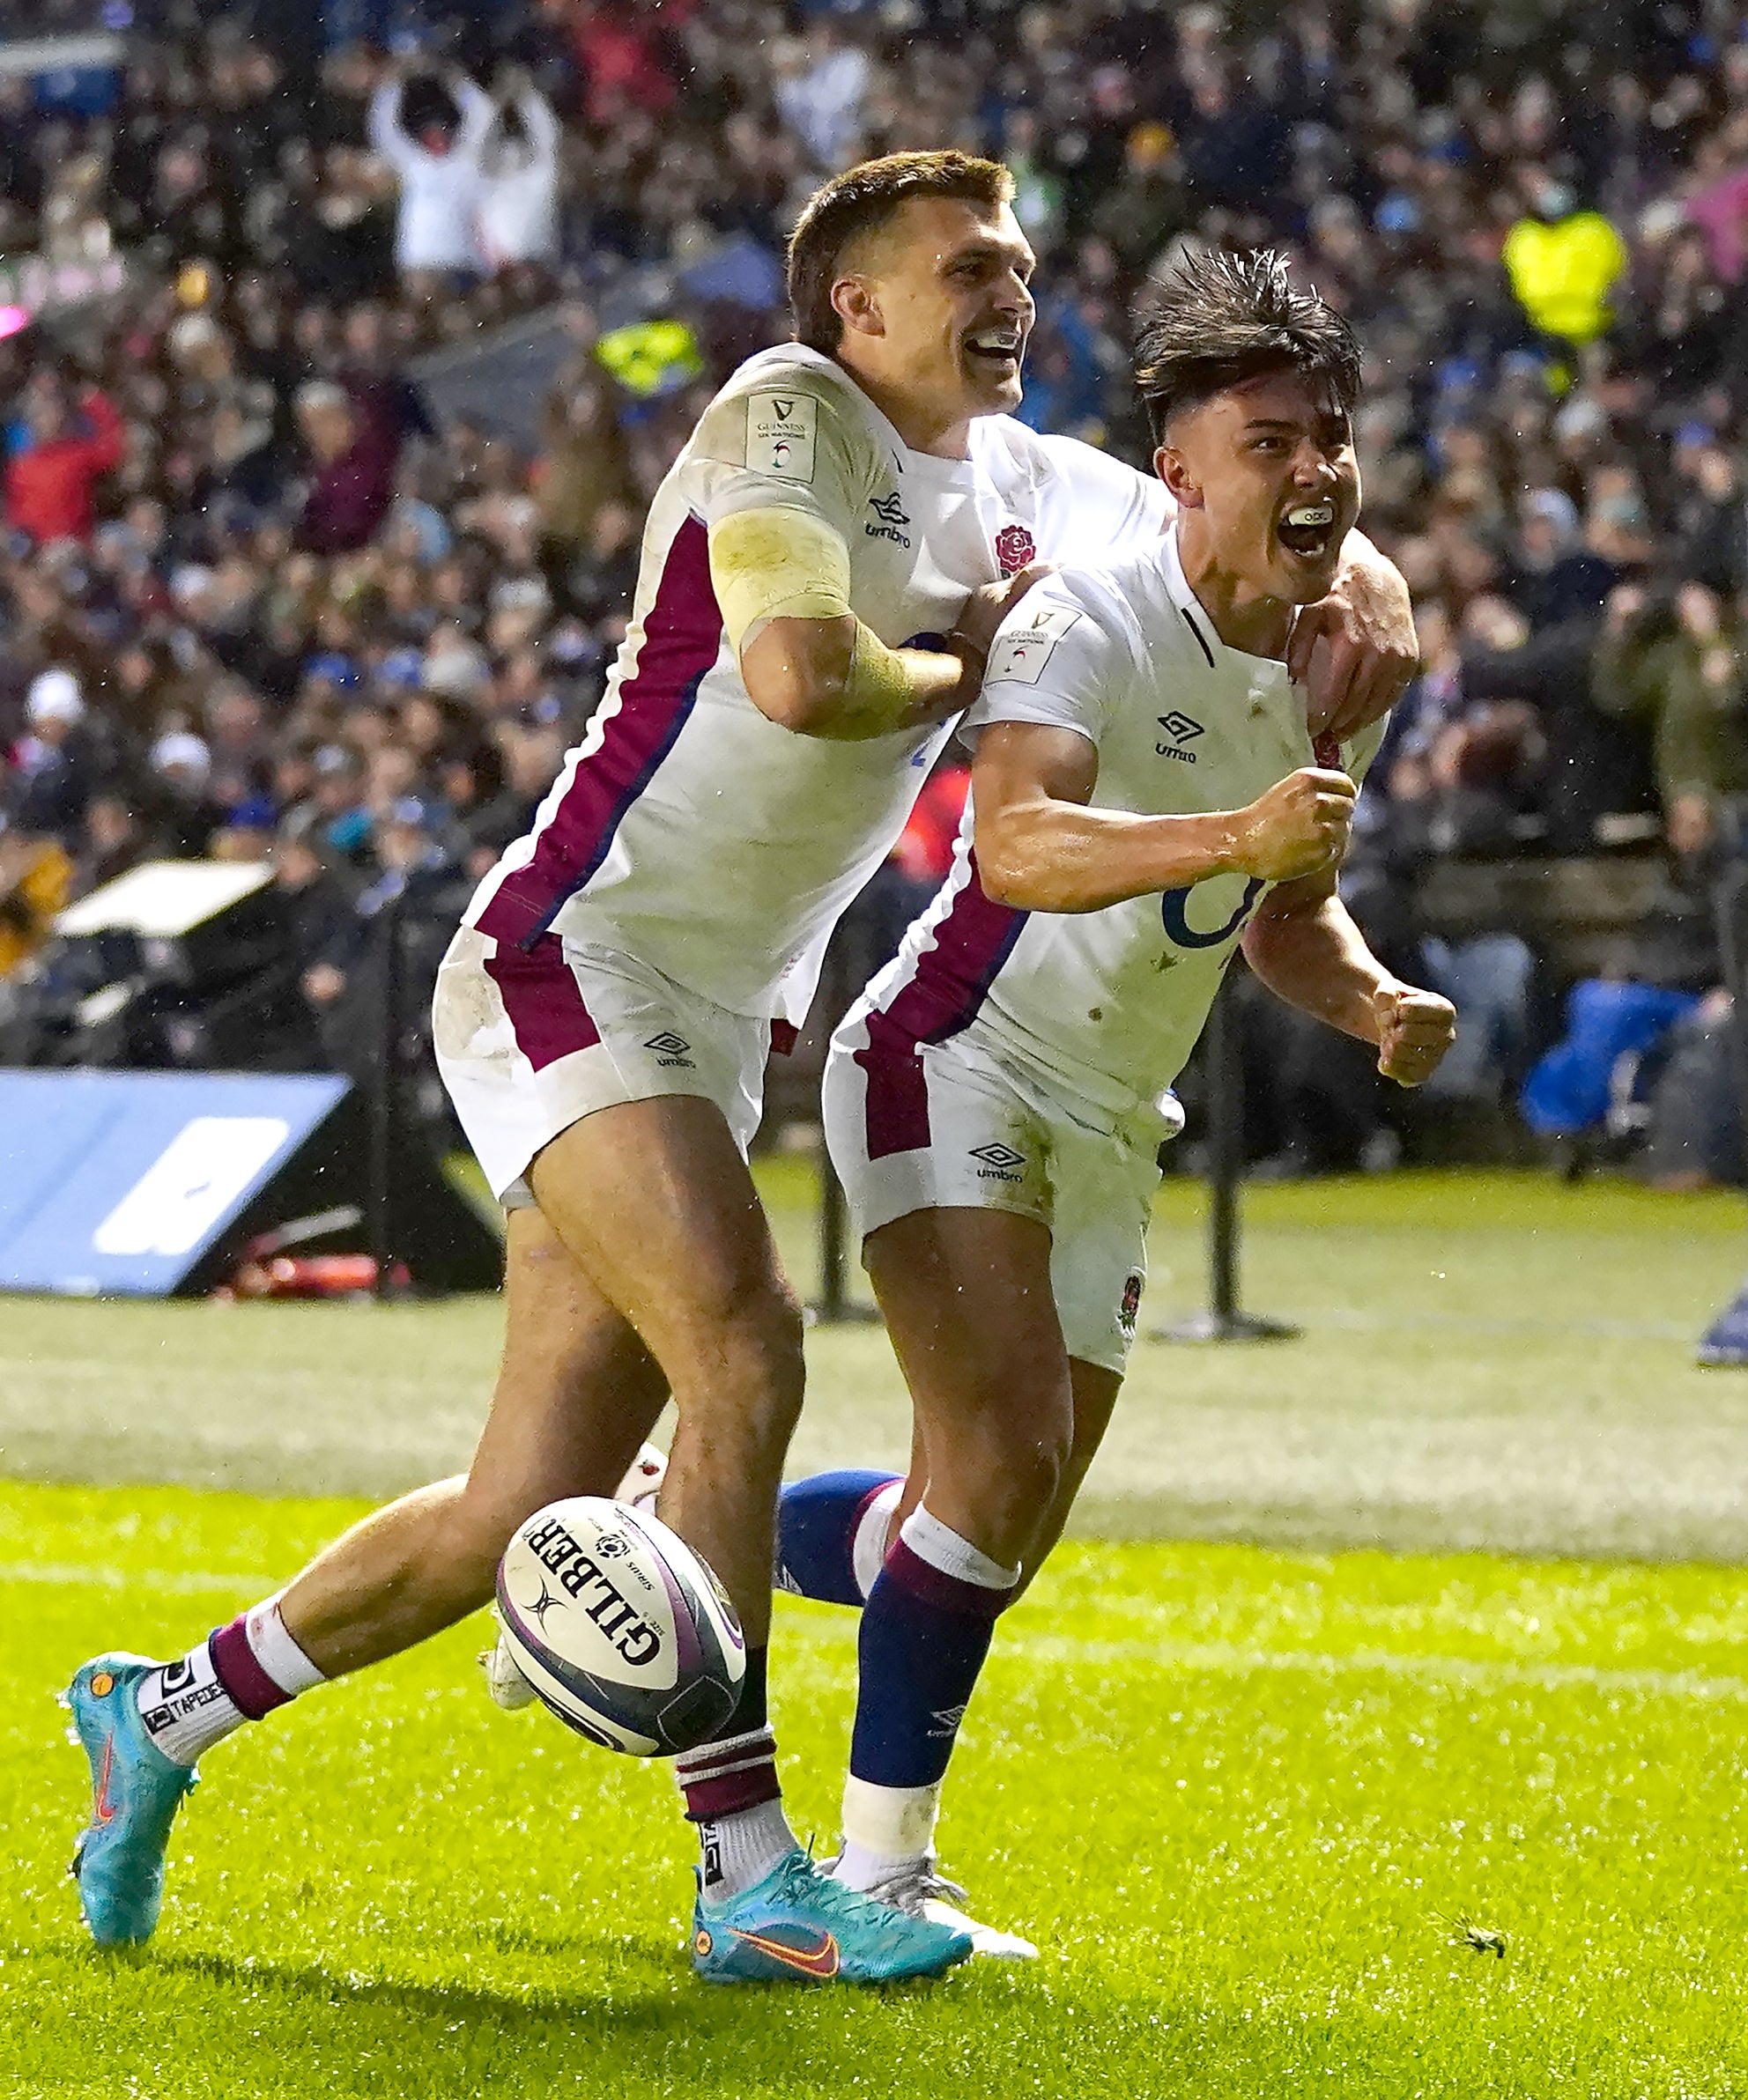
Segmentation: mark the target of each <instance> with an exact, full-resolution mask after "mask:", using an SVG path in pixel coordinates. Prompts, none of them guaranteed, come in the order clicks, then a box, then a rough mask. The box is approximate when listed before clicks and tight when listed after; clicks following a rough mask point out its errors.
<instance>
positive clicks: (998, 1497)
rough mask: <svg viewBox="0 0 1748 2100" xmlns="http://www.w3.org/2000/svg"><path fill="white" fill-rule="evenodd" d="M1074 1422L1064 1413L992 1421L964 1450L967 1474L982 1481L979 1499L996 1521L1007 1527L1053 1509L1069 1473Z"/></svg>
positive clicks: (968, 1478)
mask: <svg viewBox="0 0 1748 2100" xmlns="http://www.w3.org/2000/svg"><path fill="white" fill-rule="evenodd" d="M1072 1444H1073V1430H1072V1425H1071V1424H1070V1422H1069V1420H1068V1419H1067V1417H1066V1416H1063V1419H1061V1420H1060V1421H1058V1420H1056V1419H1055V1418H1054V1417H1053V1416H1047V1417H1046V1418H1045V1419H1044V1420H1042V1421H1039V1420H1037V1419H1035V1418H1034V1419H1033V1420H1031V1421H1029V1422H1018V1421H1015V1420H1013V1419H1011V1418H1010V1419H1005V1420H1004V1419H1001V1418H1000V1417H997V1418H996V1419H994V1420H992V1421H990V1422H989V1423H987V1424H986V1425H985V1427H984V1430H983V1433H981V1434H980V1435H979V1436H978V1437H977V1438H976V1439H975V1445H974V1448H973V1449H971V1450H967V1452H966V1453H965V1454H964V1463H965V1468H966V1473H965V1477H966V1478H967V1480H969V1481H973V1482H975V1483H979V1485H978V1487H977V1489H976V1490H975V1495H976V1499H978V1500H979V1501H981V1502H982V1503H983V1504H984V1505H985V1506H986V1508H987V1510H988V1512H989V1516H990V1517H991V1519H993V1520H996V1521H997V1522H999V1523H1001V1524H1003V1525H1004V1526H1005V1525H1006V1524H1007V1523H1008V1522H1009V1521H1011V1520H1014V1519H1016V1518H1022V1517H1032V1516H1035V1515H1037V1514H1039V1513H1041V1512H1043V1511H1045V1510H1048V1508H1049V1507H1050V1505H1052V1503H1053V1502H1054V1501H1055V1497H1056V1492H1057V1490H1058V1489H1059V1488H1060V1486H1061V1484H1062V1483H1063V1480H1064V1479H1065V1478H1066V1476H1067V1474H1068V1468H1069V1463H1070V1449H1071V1447H1072Z"/></svg>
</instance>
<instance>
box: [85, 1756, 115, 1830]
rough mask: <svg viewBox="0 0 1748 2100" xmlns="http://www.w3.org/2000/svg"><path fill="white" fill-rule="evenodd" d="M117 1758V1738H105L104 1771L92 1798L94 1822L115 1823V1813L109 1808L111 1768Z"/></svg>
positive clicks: (99, 1775) (98, 1776) (100, 1773)
mask: <svg viewBox="0 0 1748 2100" xmlns="http://www.w3.org/2000/svg"><path fill="white" fill-rule="evenodd" d="M114 1758H115V1737H114V1736H113V1735H106V1736H105V1737H104V1738H103V1769H102V1771H100V1772H99V1773H98V1775H97V1791H96V1793H94V1794H93V1796H92V1801H91V1813H92V1817H93V1821H94V1822H97V1823H114V1822H115V1810H114V1809H113V1808H111V1807H110V1806H109V1767H110V1764H111V1763H112V1762H113V1761H114Z"/></svg>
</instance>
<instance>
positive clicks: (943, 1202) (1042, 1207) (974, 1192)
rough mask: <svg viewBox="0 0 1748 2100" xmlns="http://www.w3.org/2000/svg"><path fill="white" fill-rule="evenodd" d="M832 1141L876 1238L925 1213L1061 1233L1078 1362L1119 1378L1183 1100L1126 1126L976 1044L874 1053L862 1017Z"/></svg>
mask: <svg viewBox="0 0 1748 2100" xmlns="http://www.w3.org/2000/svg"><path fill="white" fill-rule="evenodd" d="M825 1114H826V1145H827V1147H828V1149H829V1150H830V1152H831V1155H832V1164H833V1166H834V1167H835V1168H836V1169H837V1172H838V1179H840V1180H841V1182H842V1183H843V1185H844V1190H845V1193H846V1194H847V1195H848V1200H849V1210H850V1217H851V1220H852V1223H853V1224H854V1225H855V1231H856V1232H857V1234H858V1235H859V1236H860V1237H861V1238H862V1239H867V1237H868V1235H869V1234H870V1232H878V1231H879V1229H880V1227H881V1226H882V1225H889V1224H892V1223H893V1220H894V1219H895V1218H900V1217H907V1216H909V1215H910V1213H911V1212H912V1211H914V1210H933V1209H978V1210H1012V1211H1015V1212H1017V1213H1018V1215H1019V1216H1022V1217H1035V1218H1036V1219H1037V1220H1038V1221H1039V1223H1040V1224H1042V1225H1045V1226H1047V1227H1048V1230H1049V1232H1050V1236H1051V1242H1052V1246H1051V1254H1050V1283H1051V1288H1052V1291H1053V1293H1054V1296H1055V1301H1056V1313H1057V1317H1058V1318H1059V1320H1061V1322H1062V1330H1063V1341H1064V1342H1066V1343H1067V1344H1068V1353H1069V1355H1070V1357H1075V1358H1077V1359H1078V1360H1079V1361H1080V1362H1082V1363H1085V1364H1097V1365H1098V1366H1100V1368H1101V1369H1102V1370H1106V1371H1115V1372H1118V1373H1119V1374H1121V1373H1122V1369H1123V1366H1124V1364H1126V1362H1127V1361H1128V1357H1129V1350H1130V1343H1131V1342H1133V1341H1134V1340H1135V1322H1136V1315H1137V1312H1138V1310H1139V1308H1140V1304H1141V1292H1142V1290H1143V1288H1144V1285H1145V1283H1146V1281H1147V1225H1148V1220H1149V1218H1150V1217H1151V1216H1152V1207H1153V1196H1154V1192H1155V1191H1156V1190H1157V1189H1158V1187H1159V1147H1160V1145H1161V1144H1163V1143H1164V1142H1165V1141H1166V1140H1167V1138H1169V1137H1175V1136H1176V1135H1177V1133H1178V1132H1179V1130H1180V1129H1181V1128H1182V1127H1183V1118H1182V1113H1181V1111H1180V1110H1178V1108H1177V1104H1176V1102H1175V1101H1172V1102H1171V1103H1170V1105H1169V1111H1160V1110H1156V1109H1148V1110H1145V1111H1144V1112H1142V1113H1138V1114H1136V1115H1133V1116H1130V1117H1127V1118H1113V1117H1111V1116H1109V1115H1107V1114H1105V1113H1103V1112H1101V1111H1100V1110H1099V1109H1097V1108H1094V1107H1093V1106H1092V1105H1091V1104H1088V1103H1080V1102H1076V1101H1075V1100H1074V1098H1073V1097H1071V1096H1070V1095H1069V1094H1068V1093H1066V1092H1065V1091H1056V1090H1053V1089H1051V1088H1050V1087H1048V1085H1047V1084H1046V1083H1044V1082H1043V1080H1042V1078H1041V1076H1033V1075H1031V1074H1025V1075H1022V1074H1021V1073H1019V1072H1018V1071H1017V1070H1015V1069H1014V1068H1013V1067H1012V1066H1011V1064H1009V1063H1007V1062H1005V1061H1002V1060H1000V1059H998V1058H997V1057H996V1055H994V1054H992V1053H991V1052H990V1051H989V1049H988V1048H987V1047H986V1046H984V1045H982V1044H981V1042H979V1041H978V1040H977V1039H975V1038H974V1037H973V1036H971V1035H969V1034H966V1033H961V1034H959V1035H956V1036H952V1037H951V1038H949V1039H948V1040H947V1041H946V1042H944V1043H918V1044H916V1045H915V1046H914V1047H911V1046H900V1047H891V1046H882V1045H876V1044H870V1041H869V1032H868V1026H867V1019H866V1017H865V1015H864V1013H863V1009H861V1008H859V1007H858V1008H856V1009H853V1010H852V1011H851V1013H850V1015H849V1017H848V1019H847V1020H846V1021H845V1022H844V1023H843V1024H842V1025H841V1027H840V1028H839V1030H838V1032H837V1033H836V1034H835V1035H834V1036H833V1039H832V1047H831V1053H830V1055H829V1056H828V1057H827V1059H826V1081H825Z"/></svg>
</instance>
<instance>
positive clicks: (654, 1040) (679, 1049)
mask: <svg viewBox="0 0 1748 2100" xmlns="http://www.w3.org/2000/svg"><path fill="white" fill-rule="evenodd" d="M644 1048H645V1049H646V1050H653V1051H654V1052H655V1061H656V1063H657V1064H659V1065H690V1064H691V1062H692V1060H691V1058H689V1057H688V1056H687V1055H686V1052H687V1051H688V1050H690V1049H691V1048H692V1045H691V1044H690V1043H689V1042H687V1041H686V1039H685V1037H684V1036H683V1035H676V1034H675V1033H674V1032H673V1030H672V1029H671V1028H664V1029H663V1031H662V1032H661V1034H660V1035H652V1036H651V1037H649V1039H648V1040H647V1041H646V1042H645V1044H644Z"/></svg>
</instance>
